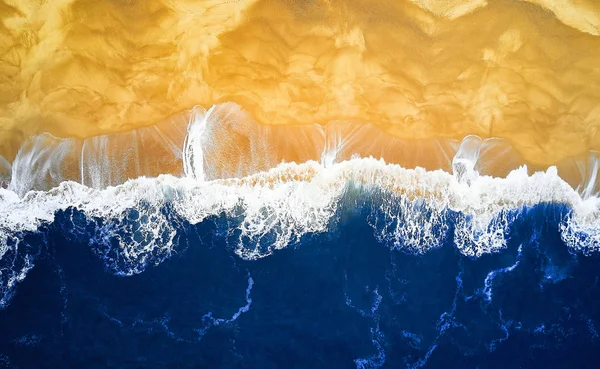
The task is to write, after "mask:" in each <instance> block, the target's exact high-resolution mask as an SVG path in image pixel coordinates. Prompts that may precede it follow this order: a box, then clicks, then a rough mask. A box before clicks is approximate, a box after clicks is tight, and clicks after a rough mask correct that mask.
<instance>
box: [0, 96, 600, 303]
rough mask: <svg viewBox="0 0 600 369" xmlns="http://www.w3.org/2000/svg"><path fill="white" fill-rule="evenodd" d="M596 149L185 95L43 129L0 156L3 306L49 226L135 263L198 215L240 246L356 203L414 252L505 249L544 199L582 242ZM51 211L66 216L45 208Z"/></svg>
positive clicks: (577, 245)
mask: <svg viewBox="0 0 600 369" xmlns="http://www.w3.org/2000/svg"><path fill="white" fill-rule="evenodd" d="M598 162H599V161H598V156H597V153H593V152H592V153H590V155H589V157H588V158H585V160H579V161H576V160H575V159H573V161H571V162H569V163H570V164H569V163H566V164H565V163H562V164H560V165H558V166H555V167H550V168H547V169H546V170H541V171H535V172H533V173H532V172H531V171H530V170H529V169H528V168H527V166H525V165H522V163H521V162H520V161H519V156H518V153H516V152H515V151H514V150H511V149H510V145H508V144H507V143H506V142H504V141H500V140H494V139H491V140H482V139H480V138H479V137H476V136H468V137H466V138H465V139H464V140H462V142H456V141H452V140H428V141H421V142H410V141H404V140H400V139H396V138H393V137H389V136H387V135H385V134H383V133H381V132H380V131H378V130H377V129H375V128H374V127H371V126H365V125H360V126H357V125H352V124H342V123H334V124H330V125H328V126H325V127H321V126H317V125H314V126H305V127H302V126H296V127H277V126H260V125H256V124H253V123H252V122H251V120H250V119H248V117H247V116H246V115H245V113H244V112H243V111H241V110H240V109H239V107H238V106H236V105H233V104H223V105H218V106H215V107H213V108H211V109H210V110H209V111H208V112H207V111H204V110H203V109H202V108H200V107H196V108H194V109H193V110H192V111H191V114H190V118H189V124H188V127H187V130H185V126H184V125H183V122H175V121H170V122H167V123H166V124H164V125H162V126H156V127H150V128H145V129H141V130H136V131H132V132H129V133H123V134H116V135H114V136H103V137H96V138H92V139H87V140H85V141H77V140H75V139H62V140H61V139H57V138H54V137H51V136H49V135H42V136H38V137H35V138H33V139H32V140H30V141H29V142H28V143H26V144H25V145H24V147H23V148H22V149H21V151H20V152H19V154H18V155H17V157H16V159H15V160H14V161H13V163H12V164H11V163H8V162H6V161H5V160H2V161H0V169H2V168H5V169H3V171H2V172H0V175H1V176H0V179H1V180H2V181H3V182H2V183H4V184H5V185H6V187H7V188H4V189H0V273H1V274H0V291H1V292H0V307H4V306H6V305H7V304H8V303H9V300H10V297H11V296H12V294H13V292H14V290H15V287H16V285H17V284H18V283H19V282H20V281H22V280H23V279H24V278H25V277H26V275H27V272H28V271H29V270H30V269H31V268H33V267H34V264H35V260H36V258H37V257H39V256H40V255H42V254H44V253H45V252H48V250H45V249H44V247H46V243H45V242H44V235H45V234H46V233H47V232H49V229H50V228H52V227H54V228H56V227H59V228H60V230H61V231H62V232H65V233H66V234H68V236H69V237H75V238H77V239H85V240H88V241H87V242H88V244H89V246H90V247H91V248H92V250H93V251H94V253H95V254H96V255H97V256H98V257H100V258H101V259H102V260H103V261H104V262H105V264H106V267H107V268H108V269H109V270H111V271H112V272H113V273H115V274H117V275H133V274H137V273H140V272H142V271H143V270H145V268H146V267H147V266H150V265H157V264H160V263H161V262H163V261H164V260H166V259H168V258H169V257H171V256H172V255H174V254H176V253H178V252H179V251H180V249H181V247H182V246H181V245H180V244H179V243H178V242H177V238H178V235H179V234H180V233H181V232H183V231H184V229H185V227H186V226H187V225H190V224H191V225H193V224H199V223H202V222H207V221H210V222H215V224H217V226H218V227H217V228H218V229H220V232H221V233H222V234H223V237H226V238H227V239H228V240H229V241H230V242H229V244H230V245H231V247H232V248H233V249H234V250H235V253H236V254H237V255H238V256H239V257H241V258H243V259H246V260H253V259H257V258H262V257H266V256H268V255H270V254H272V253H273V252H275V251H276V250H279V249H283V248H286V247H289V246H293V245H299V244H301V243H302V240H303V239H304V238H305V237H310V236H311V235H313V234H316V233H322V232H327V231H328V230H331V229H334V228H335V227H337V225H338V224H339V223H340V222H343V220H344V218H345V216H347V214H350V213H353V212H356V210H357V209H362V210H361V211H365V212H366V214H368V215H367V216H366V217H365V219H364V221H365V222H367V223H368V224H369V225H370V227H371V228H372V230H373V237H374V238H375V239H376V240H377V241H378V242H379V243H381V244H384V245H386V246H387V247H389V248H392V249H398V250H402V251H404V252H407V253H417V254H421V253H426V252H427V251H429V250H431V249H435V248H439V247H441V246H442V245H443V244H444V243H445V241H446V240H449V239H450V240H452V242H453V244H454V245H455V247H456V248H457V250H459V251H460V253H462V254H463V255H465V256H468V257H472V258H477V257H480V256H482V255H485V254H490V253H496V252H498V251H500V250H502V249H504V248H505V247H506V245H507V237H508V234H509V232H510V229H511V227H513V226H514V224H515V222H517V221H518V220H519V219H522V218H523V217H526V216H527V212H528V209H531V208H532V207H536V206H538V207H539V206H540V205H544V204H556V205H559V207H558V208H557V207H547V208H545V209H546V210H543V211H546V212H547V213H548V214H547V216H548V219H557V220H556V221H555V222H554V221H552V222H551V221H549V223H548V224H549V225H551V226H554V227H556V228H557V230H558V231H559V232H560V235H561V238H562V240H563V242H564V243H565V245H566V246H567V247H568V248H569V250H571V251H572V252H580V253H583V254H591V253H595V252H598V251H600V200H599V199H598V197H597V194H598V181H597V178H596V175H597V172H598ZM436 168H437V169H436ZM440 168H441V169H440ZM565 173H566V174H565ZM573 173H575V174H573ZM569 176H570V177H569ZM566 177H568V178H566ZM128 178H132V179H128ZM557 209H558V210H557ZM564 209H567V210H564ZM57 214H61V217H63V218H64V217H66V218H67V219H68V220H69V221H68V226H64V224H63V225H56V224H54V221H55V219H56V216H57ZM61 227H62V228H61ZM54 228H53V229H54Z"/></svg>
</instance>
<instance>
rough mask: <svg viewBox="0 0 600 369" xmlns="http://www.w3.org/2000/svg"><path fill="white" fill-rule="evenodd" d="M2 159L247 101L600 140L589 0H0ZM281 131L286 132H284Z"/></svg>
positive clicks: (417, 126) (460, 133)
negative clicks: (35, 139)
mask: <svg viewBox="0 0 600 369" xmlns="http://www.w3.org/2000/svg"><path fill="white" fill-rule="evenodd" d="M0 20H1V22H0V155H4V156H5V157H7V158H8V159H9V160H12V158H13V157H14V155H15V153H16V150H17V149H18V148H19V147H20V145H21V144H22V142H23V140H24V139H25V138H27V137H29V136H31V135H34V134H36V133H40V132H45V131H48V132H50V133H52V134H54V135H57V136H61V137H79V138H85V137H90V136H94V135H99V134H105V133H110V132H117V131H124V130H130V129H132V128H135V127H139V126H147V125H152V124H156V123H159V122H162V121H165V120H167V119H169V118H170V117H173V116H174V115H177V114H180V113H181V112H182V111H184V110H187V109H190V108H191V107H192V106H193V105H196V104H200V105H203V106H205V107H210V106H211V105H213V104H216V103H219V102H226V101H232V102H236V103H238V104H240V105H241V106H242V107H243V108H244V109H245V110H246V111H248V112H249V115H250V116H251V117H252V119H254V120H256V121H258V122H259V123H262V124H287V125H297V124H312V123H316V124H323V125H324V124H327V123H329V122H332V121H342V122H354V123H356V122H358V123H372V124H374V125H377V126H379V127H380V128H382V129H383V130H385V131H387V132H389V133H391V134H393V135H395V136H398V137H400V138H403V139H434V138H438V137H452V138H457V139H460V138H462V137H464V136H465V135H467V134H477V135H480V136H482V137H502V138H506V139H508V140H509V141H510V142H511V143H512V144H513V145H514V147H515V148H516V149H517V150H518V151H519V152H520V153H521V154H522V155H523V157H524V158H525V160H527V162H529V163H533V164H538V165H548V164H553V163H556V162H559V161H560V160H562V159H564V158H566V157H569V156H573V155H579V154H582V153H585V152H587V151H588V150H590V149H600V2H594V1H592V0H535V1H534V0H532V1H520V0H498V1H493V2H492V1H490V2H489V3H488V2H487V1H486V0H472V1H456V0H413V1H403V0H389V1H388V0H311V1H309V0H303V1H299V0H277V1H275V0H252V1H244V0H239V1H235V0H231V1H224V0H221V1H213V0H205V1H191V0H188V1H186V0H0ZM282 139H285V138H282Z"/></svg>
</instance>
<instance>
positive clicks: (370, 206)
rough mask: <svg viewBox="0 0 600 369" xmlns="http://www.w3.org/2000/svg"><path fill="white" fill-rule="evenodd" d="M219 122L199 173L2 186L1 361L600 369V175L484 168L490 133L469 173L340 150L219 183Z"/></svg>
mask: <svg viewBox="0 0 600 369" xmlns="http://www.w3.org/2000/svg"><path fill="white" fill-rule="evenodd" d="M209 113H210V111H209ZM200 116H201V118H198V117H196V118H194V119H192V121H191V122H190V126H189V127H188V130H187V133H186V135H187V136H186V138H185V142H184V143H183V149H181V151H180V152H181V153H183V154H182V155H183V159H182V160H183V168H182V169H181V171H182V172H184V173H183V174H181V175H172V174H163V175H159V176H158V177H146V176H140V177H139V178H135V179H130V180H127V181H125V182H124V183H121V184H115V185H108V186H103V187H99V188H94V186H93V185H85V184H81V183H77V182H74V181H69V180H64V181H63V180H61V181H60V182H59V183H58V184H56V185H55V184H53V185H52V186H49V187H52V188H51V189H41V190H37V191H29V190H27V191H25V190H24V187H23V186H24V185H23V184H24V183H30V182H28V181H26V180H24V179H23V177H21V180H13V181H12V183H13V185H12V187H11V185H10V184H9V186H8V188H7V189H0V202H1V204H2V206H1V207H0V235H1V236H2V238H1V239H0V241H1V242H2V243H0V272H1V274H0V292H1V294H0V308H1V310H0V327H2V329H1V333H0V365H1V366H2V367H6V368H70V367H72V368H147V367H155V368H565V367H573V368H595V367H596V363H597V362H598V360H600V351H599V350H598V347H599V345H600V335H599V331H600V299H598V296H599V295H600V285H599V276H600V269H599V268H598V265H599V261H600V255H599V253H598V251H599V250H600V223H598V217H597V212H598V199H597V197H596V196H595V194H594V193H593V191H590V190H589V189H592V190H593V189H594V187H593V186H594V183H593V182H592V184H591V185H590V184H583V185H582V186H580V187H579V188H578V189H573V188H572V187H571V186H570V185H569V184H567V183H566V182H565V181H564V180H563V179H562V178H561V177H560V176H559V175H558V172H557V169H556V168H555V167H550V168H548V169H547V170H546V171H537V172H535V173H530V171H529V170H528V169H527V168H526V167H519V168H516V169H514V170H512V171H510V173H509V174H508V175H506V176H505V177H498V176H489V175H484V174H483V173H479V172H477V170H476V169H477V168H479V166H478V164H477V160H479V159H478V158H480V155H479V154H480V152H483V151H482V150H483V147H484V146H485V145H486V142H485V141H483V140H481V139H477V138H474V137H470V138H466V139H465V140H463V142H462V143H458V144H457V149H456V152H455V154H454V157H453V159H452V163H451V167H452V171H451V172H448V171H444V170H426V169H424V168H420V167H417V168H412V169H410V168H403V167H402V166H400V165H398V164H393V163H388V162H386V161H385V160H384V158H373V157H362V156H360V155H358V156H357V155H353V156H352V157H349V158H346V159H344V160H339V158H337V156H336V155H337V154H336V152H335V151H334V153H333V154H331V153H332V151H330V149H331V148H329V149H328V150H329V151H326V153H325V154H326V155H323V156H322V159H321V160H320V161H313V160H308V161H305V162H301V163H293V162H283V163H280V164H277V165H275V166H273V167H272V168H270V169H268V170H255V171H253V172H252V173H245V174H244V175H243V176H233V175H232V176H229V177H227V176H225V175H223V174H222V173H223V171H224V170H225V169H226V168H225V169H224V168H221V169H219V170H220V172H219V173H221V174H220V176H221V177H220V178H213V177H214V176H215V174H214V173H216V172H215V170H214V168H211V167H207V165H208V166H209V165H211V164H210V163H211V161H210V160H212V159H210V157H209V154H210V152H209V151H207V150H206V147H207V146H206V142H210V143H212V144H213V146H214V145H215V142H217V141H216V140H217V139H218V137H217V136H214V132H212V133H211V131H210V129H206V127H207V126H206V124H207V121H208V120H207V119H206V116H205V115H202V114H201V115H200ZM198 125H200V126H198ZM198 127H200V128H201V129H197V128H198ZM207 134H209V136H206V135H207ZM194 135H200V136H194ZM209 139H210V140H209ZM207 140H208V141H207ZM61 145H62V144H59V145H58V146H57V147H58V148H62V147H63V146H61ZM203 147H204V148H205V149H202V148H203ZM474 147H475V148H474ZM37 150H39V149H37ZM61 150H62V149H61ZM350 151H352V150H350ZM36 152H37V153H38V154H39V152H40V151H36ZM44 152H45V151H44ZM27 153H28V154H27V155H25V154H24V157H31V151H28V152H27ZM36 155H37V154H36ZM33 156H35V155H33ZM46 157H47V158H50V159H47V160H51V159H52V158H56V156H53V155H50V156H46ZM139 160H141V159H139ZM35 163H36V162H34V164H35ZM40 163H41V162H37V164H35V165H38V168H43V167H44V166H43V165H40ZM13 165H14V164H13ZM20 165H22V164H20ZM114 167H115V168H117V167H118V166H114ZM114 170H118V168H117V169H114ZM211 170H212V171H211ZM236 170H239V168H237V169H236ZM15 173H16V175H19V174H18V173H20V172H19V171H13V174H15ZM36 175H37V176H38V178H41V177H43V178H45V179H46V180H52V178H50V177H51V176H50V177H47V176H45V175H44V172H37V173H36ZM211 176H213V177H211ZM113 177H114V176H113ZM48 178H50V179H48ZM591 178H593V179H594V180H595V177H594V176H592V177H591ZM82 182H85V180H83V181H82ZM15 183H16V184H18V185H15ZM36 183H37V184H38V185H39V183H40V182H39V181H38V182H36ZM30 186H33V185H31V184H30ZM19 192H20V193H21V194H19Z"/></svg>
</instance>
